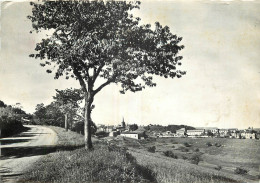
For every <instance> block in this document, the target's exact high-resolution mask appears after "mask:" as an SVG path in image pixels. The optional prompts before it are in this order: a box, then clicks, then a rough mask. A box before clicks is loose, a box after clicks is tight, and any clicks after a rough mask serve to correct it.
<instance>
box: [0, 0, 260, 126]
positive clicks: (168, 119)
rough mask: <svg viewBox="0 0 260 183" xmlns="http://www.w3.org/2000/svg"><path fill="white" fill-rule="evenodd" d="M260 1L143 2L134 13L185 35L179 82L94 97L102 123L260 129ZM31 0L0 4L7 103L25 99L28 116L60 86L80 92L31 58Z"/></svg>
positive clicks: (1, 75)
mask: <svg viewBox="0 0 260 183" xmlns="http://www.w3.org/2000/svg"><path fill="white" fill-rule="evenodd" d="M259 9H260V3H257V2H254V1H247V2H242V1H236V2H219V1H218V2H217V1H197V2H195V1H194V2H191V1H189V2H181V1H149V2H148V1H144V2H143V3H142V4H141V8H140V10H137V11H135V15H137V16H139V17H140V18H141V19H142V23H151V24H154V22H156V21H159V22H160V23H161V24H162V25H168V26H169V27H170V29H171V31H172V32H173V33H176V34H177V35H178V36H181V37H183V41H182V44H183V45H184V46H185V49H183V51H181V53H180V55H182V56H183V57H184V58H183V66H182V69H183V70H186V71H187V75H185V76H184V77H183V78H180V79H164V78H155V81H156V82H157V87H155V88H147V89H145V90H144V91H142V92H137V93H127V94H125V95H121V94H119V88H118V86H117V85H113V84H112V85H109V86H108V87H106V88H105V89H104V90H102V91H101V92H100V93H99V94H98V95H97V96H96V98H95V101H94V103H95V105H96V108H95V109H94V110H93V114H92V116H93V117H92V118H93V120H94V121H95V122H96V123H98V124H101V123H103V124H118V123H120V122H121V121H122V117H124V118H125V121H126V122H127V123H137V124H143V125H147V124H150V123H152V124H161V125H168V124H186V125H191V126H195V127H196V126H197V127H198V126H208V127H210V126H211V127H220V128H225V127H237V128H247V127H249V126H253V127H260V53H259V50H260V13H259ZM29 14H31V7H30V5H29V3H28V2H22V3H12V2H11V3H10V2H9V3H2V4H1V35H0V36H1V52H0V59H1V60H0V100H3V101H4V102H5V103H7V104H15V103H17V102H20V103H21V104H22V106H23V107H24V110H26V111H27V112H30V113H32V112H34V109H35V106H36V104H38V103H44V104H46V105H47V104H49V103H50V102H51V101H52V96H53V95H54V94H55V89H65V88H68V87H76V88H79V84H78V82H77V81H75V80H65V79H63V78H60V79H59V80H54V79H53V78H54V75H53V74H47V73H46V71H45V69H44V68H42V67H40V65H39V60H35V59H32V58H29V57H28V55H29V54H30V53H33V52H34V48H35V44H36V43H37V42H39V40H40V39H41V38H42V36H44V35H42V34H40V35H37V34H35V33H34V34H30V33H29V31H30V30H31V22H30V21H29V20H28V19H27V18H26V16H27V15H29Z"/></svg>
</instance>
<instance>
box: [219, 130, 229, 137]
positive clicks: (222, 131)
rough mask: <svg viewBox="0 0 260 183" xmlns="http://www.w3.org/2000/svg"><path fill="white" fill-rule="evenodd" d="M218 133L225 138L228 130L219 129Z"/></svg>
mask: <svg viewBox="0 0 260 183" xmlns="http://www.w3.org/2000/svg"><path fill="white" fill-rule="evenodd" d="M218 132H219V136H220V137H225V136H227V135H228V129H219V130H218Z"/></svg>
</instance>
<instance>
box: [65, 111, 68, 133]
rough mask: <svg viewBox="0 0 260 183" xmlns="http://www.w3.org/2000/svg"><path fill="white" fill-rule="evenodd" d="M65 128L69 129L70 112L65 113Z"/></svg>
mask: <svg viewBox="0 0 260 183" xmlns="http://www.w3.org/2000/svg"><path fill="white" fill-rule="evenodd" d="M65 130H66V131H68V114H67V113H66V114H65Z"/></svg>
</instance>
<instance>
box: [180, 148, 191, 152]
mask: <svg viewBox="0 0 260 183" xmlns="http://www.w3.org/2000/svg"><path fill="white" fill-rule="evenodd" d="M179 150H180V151H181V152H189V149H188V148H186V147H179Z"/></svg>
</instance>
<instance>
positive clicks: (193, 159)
mask: <svg viewBox="0 0 260 183" xmlns="http://www.w3.org/2000/svg"><path fill="white" fill-rule="evenodd" d="M200 161H201V158H200V155H198V154H194V155H193V156H192V157H191V158H190V162H191V163H192V164H195V165H198V164H199V162H200Z"/></svg>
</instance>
